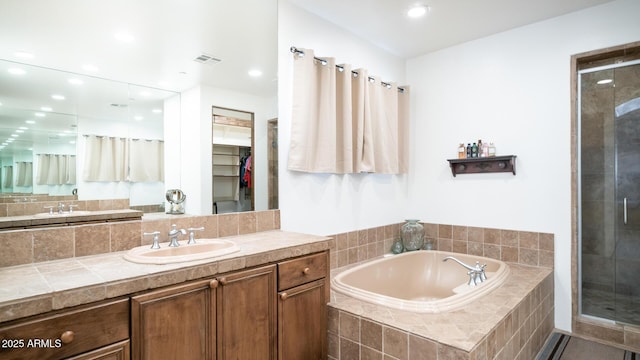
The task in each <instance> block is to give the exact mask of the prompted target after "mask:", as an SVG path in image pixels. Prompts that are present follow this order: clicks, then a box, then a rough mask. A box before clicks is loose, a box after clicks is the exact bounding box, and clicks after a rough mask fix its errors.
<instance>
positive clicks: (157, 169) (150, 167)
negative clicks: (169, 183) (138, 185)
mask: <svg viewBox="0 0 640 360" xmlns="http://www.w3.org/2000/svg"><path fill="white" fill-rule="evenodd" d="M130 149H131V153H130V164H129V171H130V174H129V181H132V182H146V181H164V141H161V140H138V139H132V140H131V143H130Z"/></svg>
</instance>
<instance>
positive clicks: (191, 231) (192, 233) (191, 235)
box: [187, 226, 204, 245]
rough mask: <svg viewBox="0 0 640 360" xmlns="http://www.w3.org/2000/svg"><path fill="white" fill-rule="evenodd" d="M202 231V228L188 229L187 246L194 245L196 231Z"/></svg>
mask: <svg viewBox="0 0 640 360" xmlns="http://www.w3.org/2000/svg"><path fill="white" fill-rule="evenodd" d="M202 230H204V226H202V227H199V228H193V227H191V228H188V229H187V231H188V232H189V241H188V242H187V245H192V244H195V243H196V234H195V232H196V231H202Z"/></svg>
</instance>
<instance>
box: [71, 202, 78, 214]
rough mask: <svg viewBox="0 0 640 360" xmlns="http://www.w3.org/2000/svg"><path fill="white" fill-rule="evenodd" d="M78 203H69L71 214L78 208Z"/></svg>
mask: <svg viewBox="0 0 640 360" xmlns="http://www.w3.org/2000/svg"><path fill="white" fill-rule="evenodd" d="M77 207H78V204H69V214H71V213H72V212H73V208H77Z"/></svg>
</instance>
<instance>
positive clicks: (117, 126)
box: [0, 0, 277, 215]
mask: <svg viewBox="0 0 640 360" xmlns="http://www.w3.org/2000/svg"><path fill="white" fill-rule="evenodd" d="M0 43H2V44H3V46H2V47H0V59H5V60H2V62H1V63H0V66H2V68H0V103H2V105H0V108H3V109H2V111H3V113H2V115H1V116H2V118H1V119H0V121H1V123H0V128H1V129H0V141H1V142H0V144H2V142H5V140H9V141H8V142H7V144H6V145H0V146H3V148H2V150H1V151H0V158H1V160H0V185H7V186H3V187H2V188H1V189H0V191H1V193H0V196H10V195H9V194H13V195H17V196H14V199H13V200H17V199H22V200H21V201H34V197H35V195H29V194H38V195H42V196H45V194H46V196H48V197H53V196H65V197H66V196H74V195H73V194H77V197H76V198H77V199H78V200H89V201H92V200H93V199H105V200H107V199H118V201H119V200H120V199H126V202H128V204H129V205H131V206H132V207H138V206H140V207H150V208H151V209H143V210H144V211H154V210H153V207H154V206H155V207H156V209H155V210H156V211H158V212H163V213H164V212H165V211H166V210H167V209H166V208H168V206H169V203H168V202H167V200H166V199H165V192H166V190H167V189H181V190H182V191H184V193H185V194H186V195H187V196H188V200H186V201H185V202H184V203H183V205H184V209H185V212H186V213H187V214H193V215H201V214H211V213H213V211H214V209H213V207H214V205H213V203H214V201H212V200H213V194H212V192H213V184H212V182H213V176H212V168H213V159H212V158H211V156H212V154H211V146H212V138H211V137H212V129H211V127H212V108H213V107H220V108H229V109H237V110H240V111H243V112H248V113H252V114H254V121H253V133H252V135H253V136H252V142H253V145H252V156H253V165H254V166H253V168H252V170H253V173H252V176H253V182H252V185H255V186H254V187H253V188H252V189H251V198H252V199H251V207H250V208H252V209H253V210H266V209H268V208H273V206H274V205H273V204H277V201H272V199H273V197H274V196H275V197H277V168H275V167H273V166H272V163H273V161H272V160H271V158H268V154H267V153H268V151H269V149H274V146H273V145H274V144H275V145H277V141H273V139H269V138H268V125H267V121H269V120H273V119H277V0H246V1H241V2H229V1H219V0H193V1H188V2H176V1H171V0H140V1H135V2H131V1H124V0H115V1H109V2H100V1H79V0H60V1H56V2H42V1H39V0H8V1H6V2H5V3H3V11H2V12H0ZM25 64H28V65H25ZM19 66H25V67H26V68H24V69H23V71H24V73H22V74H20V72H21V71H20V70H17V71H15V72H13V70H12V72H10V71H9V68H13V67H19ZM29 66H32V67H31V68H29ZM78 74H83V75H78ZM105 79H115V80H117V81H111V80H105ZM78 80H79V81H78ZM27 81H32V82H29V83H27ZM132 84H141V85H142V86H139V85H132ZM53 85H58V86H55V87H54V86H53ZM63 85H64V86H63ZM158 89H167V90H171V91H164V90H158ZM52 95H63V96H65V97H64V99H60V98H57V99H56V98H52ZM45 100H46V101H45ZM43 107H44V108H45V109H47V110H43V109H42V108H43ZM49 109H50V110H49ZM157 109H161V112H157ZM154 110H156V112H153V111H154ZM150 111H151V112H150ZM5 112H6V113H5ZM10 112H23V113H22V114H17V115H14V116H11V115H10V114H9V113H10ZM36 112H38V113H42V114H44V115H45V116H44V119H47V120H51V119H54V118H57V117H62V118H66V119H67V120H66V121H63V120H61V121H59V122H58V121H51V123H45V122H38V123H37V126H35V127H33V126H30V125H36V124H27V125H25V121H26V118H27V117H31V118H34V119H33V120H35V121H39V120H42V119H40V117H39V116H40V115H35V113H36ZM9 118H11V119H13V120H11V121H8V120H9ZM53 124H56V125H55V128H52V129H48V126H49V125H51V126H54V125H53ZM20 127H26V128H27V129H20ZM18 130H20V131H24V132H23V133H19V132H18V133H16V132H17V131H18ZM40 130H42V132H43V136H42V140H41V141H33V144H34V145H32V146H30V145H27V143H28V142H29V141H26V140H27V139H28V137H29V136H35V134H36V132H37V131H40ZM271 132H273V131H271ZM61 134H62V135H61ZM12 135H16V136H12ZM105 137H107V138H124V139H127V141H129V145H128V146H129V147H127V151H130V150H131V149H132V147H130V145H131V144H132V143H133V142H135V141H145V142H146V141H150V142H151V141H164V145H165V146H164V149H163V151H164V164H163V167H164V179H163V181H160V179H155V178H151V180H150V179H148V178H145V179H143V181H131V178H129V179H128V180H125V181H114V180H112V177H113V176H115V175H105V174H102V175H104V176H105V177H104V178H96V177H94V176H95V173H96V172H98V173H100V172H101V171H103V170H105V169H102V166H100V168H98V169H96V168H92V167H91V166H88V165H91V164H95V163H96V161H93V160H90V159H89V158H88V157H87V148H93V147H94V146H96V145H95V144H94V142H96V138H99V139H102V138H105ZM12 138H15V139H13V140H11V139H12ZM18 139H20V141H19V140H18ZM72 139H75V144H72V143H70V142H71V141H73V140H72ZM22 141H24V143H25V148H24V149H23V150H22V151H23V152H22V153H21V152H20V151H19V149H18V145H20V144H22ZM56 142H59V143H56ZM88 142H89V145H91V146H88V145H87V143H88ZM36 144H42V145H36ZM63 145H64V148H63ZM111 146H116V147H118V146H119V145H117V144H116V145H113V144H112V145H111ZM158 151H159V150H158ZM143 152H144V153H146V152H147V150H144V151H143ZM272 152H273V151H272ZM38 155H41V156H48V157H49V158H53V159H54V161H53V162H52V163H53V164H57V166H53V165H49V166H48V168H49V169H51V168H58V167H59V166H62V165H60V164H61V163H62V164H66V165H67V167H64V166H63V170H64V171H58V172H57V173H56V172H47V173H46V178H47V179H49V178H56V179H59V178H60V179H61V180H59V182H53V180H46V181H45V183H44V184H43V185H39V182H38V181H39V180H38V179H42V178H43V177H44V176H45V174H44V173H41V174H40V178H38V172H37V171H38V169H43V167H41V166H39V162H38ZM54 155H55V156H54ZM62 156H66V158H61V157H62ZM73 156H75V162H74V161H72V157H73ZM269 156H272V155H269ZM60 159H63V160H62V161H61V160H60ZM29 162H31V163H30V164H29ZM50 163H51V162H50ZM138 163H140V162H138ZM101 164H104V161H102V162H101ZM74 165H75V168H73V166H74ZM144 165H148V164H146V162H145V164H144ZM29 166H31V172H29V170H28V168H29ZM18 167H19V169H18ZM159 168H160V167H159V166H156V167H152V169H147V168H146V166H145V167H144V169H145V170H144V171H143V173H145V174H146V173H148V172H155V173H158V172H159V171H160V170H159ZM89 169H91V170H89ZM274 170H275V172H274ZM74 171H75V183H74V181H73V180H72V179H73V178H74V176H73V172H74ZM87 172H89V175H90V176H88V175H87V174H86V173H87ZM28 173H31V174H32V178H31V179H29V178H28V176H23V174H28ZM139 173H140V171H138V173H137V174H138V175H139ZM61 174H62V175H61ZM5 175H6V176H5ZM102 175H101V176H102ZM87 176H88V177H87ZM126 176H131V177H133V175H131V174H129V173H127V175H126ZM136 176H137V175H136ZM9 179H11V181H9ZM88 179H90V180H88ZM29 180H31V182H29ZM56 181H58V180H56ZM29 183H31V186H29V185H28V184H29ZM63 194H64V195H63ZM68 194H69V195H68ZM267 199H269V200H267ZM38 201H40V200H38ZM161 204H162V205H163V206H164V207H165V209H158V207H160V206H161ZM276 206H277V205H276ZM245 209H246V207H244V206H243V207H236V210H232V211H244V210H245ZM40 210H41V209H40ZM1 214H2V211H1V209H0V215H1Z"/></svg>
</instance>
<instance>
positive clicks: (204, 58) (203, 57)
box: [193, 54, 222, 64]
mask: <svg viewBox="0 0 640 360" xmlns="http://www.w3.org/2000/svg"><path fill="white" fill-rule="evenodd" d="M193 61H195V62H199V63H201V64H217V63H219V62H220V61H222V60H220V59H217V58H214V57H213V56H211V55H207V54H200V55H199V56H198V57H197V58H195V59H193Z"/></svg>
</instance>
